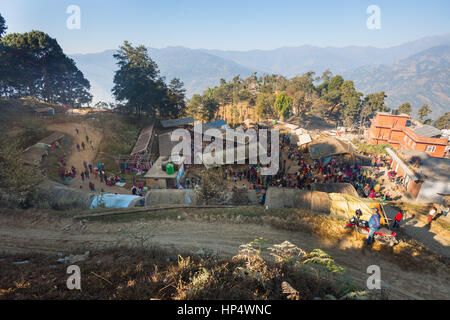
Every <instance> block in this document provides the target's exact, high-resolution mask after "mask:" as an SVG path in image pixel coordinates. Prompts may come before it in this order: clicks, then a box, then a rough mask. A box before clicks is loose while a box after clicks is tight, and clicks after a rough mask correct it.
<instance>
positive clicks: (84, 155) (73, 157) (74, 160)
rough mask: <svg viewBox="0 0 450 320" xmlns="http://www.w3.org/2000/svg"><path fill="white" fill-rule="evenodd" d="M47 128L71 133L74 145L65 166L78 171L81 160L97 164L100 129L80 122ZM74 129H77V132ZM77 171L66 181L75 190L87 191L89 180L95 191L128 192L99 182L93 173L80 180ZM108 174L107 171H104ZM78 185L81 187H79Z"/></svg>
mask: <svg viewBox="0 0 450 320" xmlns="http://www.w3.org/2000/svg"><path fill="white" fill-rule="evenodd" d="M48 129H49V130H55V131H60V132H64V133H66V134H68V135H71V136H72V137H73V138H74V145H73V147H72V150H71V153H70V155H69V158H68V159H67V167H68V168H70V167H71V166H72V165H73V166H74V167H75V168H76V169H77V170H78V173H79V172H81V170H84V165H83V161H87V163H88V164H89V163H90V164H92V166H93V167H94V168H95V167H96V166H97V164H96V163H94V161H95V158H96V155H97V149H98V146H99V145H100V143H101V141H102V138H103V134H102V132H101V131H99V130H97V129H95V128H93V127H91V126H90V125H88V124H80V123H60V124H52V125H50V126H49V127H48ZM76 129H78V131H79V133H78V134H77V132H76ZM86 135H87V136H88V137H89V140H90V141H92V142H93V145H94V150H92V149H91V146H90V143H89V142H87V141H86ZM82 142H84V143H85V145H86V147H85V150H83V148H82V147H81V143H82ZM77 143H78V144H79V145H80V150H81V151H78V150H77V147H76V145H77ZM78 173H77V176H76V177H75V178H74V179H73V180H72V181H69V182H68V185H69V186H70V187H72V188H75V189H77V190H81V191H85V192H89V182H92V183H94V186H95V188H96V191H97V192H100V191H101V189H103V190H104V192H107V193H124V194H129V192H128V190H127V189H125V188H121V187H116V186H113V187H111V186H108V185H106V184H105V182H100V179H99V177H98V176H95V175H94V174H92V175H90V179H85V180H84V181H82V179H81V176H80V175H79V174H78ZM106 173H107V174H108V172H106ZM80 186H82V188H81V189H80Z"/></svg>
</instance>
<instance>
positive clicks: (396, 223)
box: [392, 211, 403, 229]
mask: <svg viewBox="0 0 450 320" xmlns="http://www.w3.org/2000/svg"><path fill="white" fill-rule="evenodd" d="M402 219H403V213H402V212H401V211H399V213H397V215H396V216H395V218H394V224H393V225H392V229H397V228H399V227H400V221H402Z"/></svg>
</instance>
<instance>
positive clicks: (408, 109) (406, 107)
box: [398, 102, 412, 116]
mask: <svg viewBox="0 0 450 320" xmlns="http://www.w3.org/2000/svg"><path fill="white" fill-rule="evenodd" d="M398 112H400V113H404V114H407V115H409V116H410V115H411V113H412V107H411V103H409V102H405V103H403V104H402V105H401V106H400V107H398Z"/></svg>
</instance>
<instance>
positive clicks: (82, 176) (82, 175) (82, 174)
mask: <svg viewBox="0 0 450 320" xmlns="http://www.w3.org/2000/svg"><path fill="white" fill-rule="evenodd" d="M81 180H82V181H84V172H83V171H82V172H81Z"/></svg>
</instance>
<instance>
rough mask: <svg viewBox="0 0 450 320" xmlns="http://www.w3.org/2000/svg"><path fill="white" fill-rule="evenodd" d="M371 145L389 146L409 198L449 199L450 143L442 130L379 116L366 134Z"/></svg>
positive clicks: (396, 116)
mask: <svg viewBox="0 0 450 320" xmlns="http://www.w3.org/2000/svg"><path fill="white" fill-rule="evenodd" d="M366 139H367V141H368V142H369V143H370V144H389V145H390V148H387V149H386V151H387V153H388V154H389V156H390V157H391V158H392V162H391V169H392V170H394V171H395V172H396V173H397V176H400V177H402V183H403V184H404V186H405V188H406V190H407V191H408V193H409V195H410V196H411V197H412V198H413V199H416V200H419V201H431V202H439V201H440V200H441V198H442V196H447V195H450V141H449V140H448V136H446V135H445V133H444V132H442V131H441V130H439V129H437V128H435V127H432V126H429V125H414V124H413V121H412V120H411V119H410V117H409V116H408V115H406V114H391V113H386V112H379V113H377V114H376V116H375V118H374V119H373V121H372V124H371V127H370V129H369V130H368V132H367V136H366Z"/></svg>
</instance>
